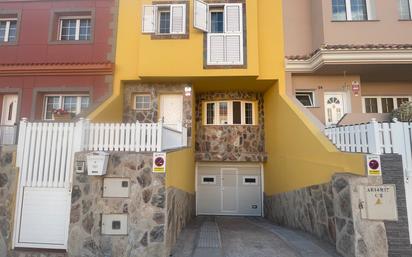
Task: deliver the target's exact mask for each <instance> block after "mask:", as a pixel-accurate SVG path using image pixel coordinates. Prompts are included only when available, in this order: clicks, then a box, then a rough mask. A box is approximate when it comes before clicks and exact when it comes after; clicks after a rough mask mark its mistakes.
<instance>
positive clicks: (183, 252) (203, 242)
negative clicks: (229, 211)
mask: <svg viewBox="0 0 412 257" xmlns="http://www.w3.org/2000/svg"><path fill="white" fill-rule="evenodd" d="M171 256H173V257H303V256H304V257H338V256H339V255H337V254H336V252H335V250H334V247H333V246H331V245H329V244H325V243H322V242H320V241H318V240H317V239H315V238H313V237H311V236H309V235H307V234H305V233H302V232H298V231H293V230H289V229H285V228H282V227H278V226H275V225H273V224H271V223H269V222H267V221H266V220H264V219H262V218H245V217H221V216H219V217H210V216H209V217H198V218H196V219H195V220H194V221H193V222H192V223H191V224H189V225H188V226H187V227H186V229H184V230H183V231H182V233H181V234H180V236H179V238H178V242H177V244H176V246H175V249H174V250H173V251H172V255H171Z"/></svg>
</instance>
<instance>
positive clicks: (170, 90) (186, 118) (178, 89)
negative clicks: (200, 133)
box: [123, 84, 193, 142]
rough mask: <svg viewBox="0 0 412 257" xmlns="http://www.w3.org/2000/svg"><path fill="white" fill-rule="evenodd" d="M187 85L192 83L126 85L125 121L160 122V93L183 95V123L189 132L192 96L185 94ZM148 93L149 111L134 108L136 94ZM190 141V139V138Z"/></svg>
mask: <svg viewBox="0 0 412 257" xmlns="http://www.w3.org/2000/svg"><path fill="white" fill-rule="evenodd" d="M185 87H192V86H191V85H190V84H127V85H125V87H124V103H123V121H124V122H136V121H138V122H140V123H157V122H159V120H160V118H161V117H159V113H158V112H159V110H160V109H159V104H160V103H159V100H160V94H182V95H183V124H184V125H185V126H187V128H188V134H189V136H190V134H191V133H190V131H191V128H192V98H193V96H185ZM136 94H146V95H150V96H151V108H150V109H149V110H147V111H136V110H135V108H134V96H135V95H136ZM188 142H190V140H188Z"/></svg>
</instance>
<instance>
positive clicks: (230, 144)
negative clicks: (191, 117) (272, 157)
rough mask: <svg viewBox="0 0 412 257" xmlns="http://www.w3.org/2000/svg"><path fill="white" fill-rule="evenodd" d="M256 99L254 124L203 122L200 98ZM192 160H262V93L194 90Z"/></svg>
mask: <svg viewBox="0 0 412 257" xmlns="http://www.w3.org/2000/svg"><path fill="white" fill-rule="evenodd" d="M220 100H248V101H257V103H258V104H257V107H258V114H259V115H258V118H257V123H258V125H256V126H241V125H231V126H225V125H216V126H204V125H203V120H202V111H203V108H202V103H203V102H204V101H220ZM196 160H197V161H242V162H263V161H265V160H266V154H265V135H264V111H263V95H262V94H261V93H257V92H246V91H230V92H208V93H198V94H196Z"/></svg>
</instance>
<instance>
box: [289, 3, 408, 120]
mask: <svg viewBox="0 0 412 257" xmlns="http://www.w3.org/2000/svg"><path fill="white" fill-rule="evenodd" d="M283 3H284V31H285V52H286V70H287V82H288V90H289V93H290V94H291V95H294V96H296V98H297V99H298V100H300V102H302V103H303V105H304V106H306V107H307V108H308V109H309V110H310V112H311V113H312V114H314V115H315V116H316V117H317V118H318V119H319V120H320V121H321V122H322V123H324V124H325V125H334V124H336V123H338V122H339V121H340V120H341V118H342V117H343V116H344V114H345V113H358V115H353V117H356V118H354V119H353V121H354V122H355V121H356V122H359V121H361V120H362V119H360V118H359V117H361V116H360V115H359V114H360V113H375V114H376V115H375V116H376V117H378V118H380V119H388V117H389V116H390V115H387V114H388V113H390V112H391V111H392V110H393V109H396V108H397V107H398V106H399V105H400V104H401V103H402V102H404V101H410V100H412V73H411V72H410V71H411V68H412V65H411V64H412V19H411V10H412V1H410V0H393V1H387V0H318V1H311V0H284V1H283ZM378 113H379V114H378ZM350 116H351V115H348V117H347V118H346V119H349V120H350ZM363 116H364V117H365V120H366V119H370V118H371V117H372V116H374V115H372V116H371V115H370V114H369V115H363ZM345 122H348V120H346V121H345Z"/></svg>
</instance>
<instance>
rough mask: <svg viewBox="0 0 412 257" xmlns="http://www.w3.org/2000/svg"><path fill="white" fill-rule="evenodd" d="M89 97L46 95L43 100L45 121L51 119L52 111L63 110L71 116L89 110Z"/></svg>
mask: <svg viewBox="0 0 412 257" xmlns="http://www.w3.org/2000/svg"><path fill="white" fill-rule="evenodd" d="M89 105H90V97H89V96H88V95H46V96H45V99H44V112H43V113H44V116H43V118H44V119H45V120H52V119H53V111H55V110H58V109H63V110H65V111H67V112H70V113H72V114H73V115H76V114H79V113H80V112H81V111H83V110H85V109H87V108H89Z"/></svg>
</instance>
